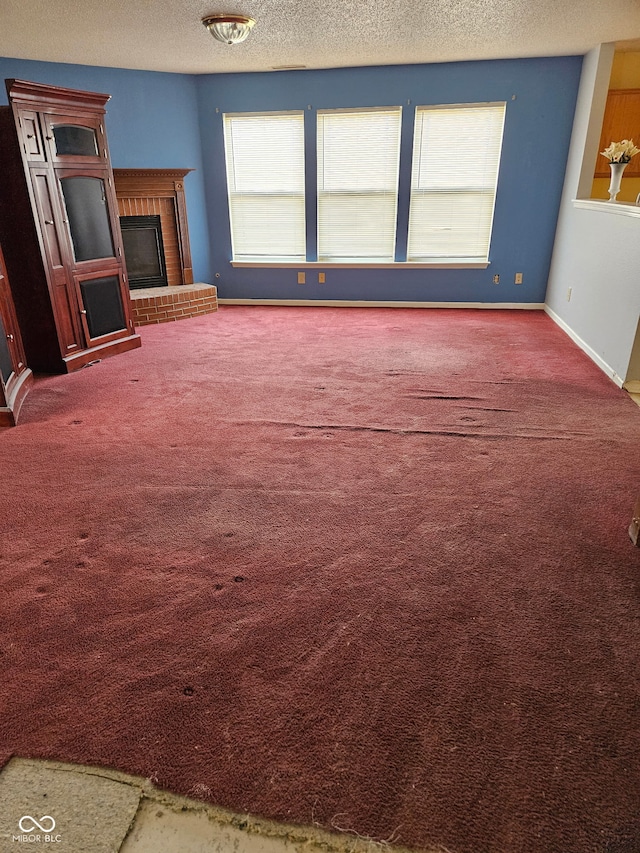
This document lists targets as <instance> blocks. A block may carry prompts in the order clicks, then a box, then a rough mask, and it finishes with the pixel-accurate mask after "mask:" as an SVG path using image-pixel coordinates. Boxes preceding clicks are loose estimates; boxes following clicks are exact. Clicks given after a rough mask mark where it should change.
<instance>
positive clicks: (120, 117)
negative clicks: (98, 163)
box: [0, 58, 211, 281]
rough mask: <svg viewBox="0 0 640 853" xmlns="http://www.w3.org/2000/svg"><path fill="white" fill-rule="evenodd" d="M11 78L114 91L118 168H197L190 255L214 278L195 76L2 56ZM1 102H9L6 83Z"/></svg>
mask: <svg viewBox="0 0 640 853" xmlns="http://www.w3.org/2000/svg"><path fill="white" fill-rule="evenodd" d="M12 77H13V78H18V79H23V80H34V81H36V82H38V83H50V84H52V85H56V86H68V87H71V88H75V89H87V90H90V91H94V92H105V93H107V94H110V95H111V100H110V101H109V102H108V103H107V116H106V126H107V136H108V139H109V150H110V152H111V161H112V165H113V166H114V168H120V169H127V168H135V167H138V168H146V169H173V168H175V169H195V170H196V171H195V172H192V173H190V174H189V175H187V176H186V178H185V193H186V200H187V216H188V219H189V236H190V241H191V254H192V261H193V269H194V277H195V280H196V281H209V276H210V271H211V262H210V255H209V230H208V227H207V206H206V200H205V196H204V184H203V175H202V153H201V147H200V130H199V122H198V106H197V97H196V88H195V79H194V78H193V77H191V76H189V75H184V74H163V73H158V72H153V71H131V70H126V69H121V68H98V67H91V66H85V65H63V64H57V63H50V62H35V61H32V60H24V59H5V58H0V79H1V80H5V79H7V78H12ZM0 103H1V104H6V103H7V96H6V92H5V87H4V84H2V85H0Z"/></svg>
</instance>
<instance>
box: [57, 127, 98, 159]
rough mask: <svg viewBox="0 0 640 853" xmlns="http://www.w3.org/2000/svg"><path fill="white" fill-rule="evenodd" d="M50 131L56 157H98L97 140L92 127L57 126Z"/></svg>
mask: <svg viewBox="0 0 640 853" xmlns="http://www.w3.org/2000/svg"><path fill="white" fill-rule="evenodd" d="M52 129H53V140H54V143H55V149H56V154H57V156H58V157H97V156H98V155H99V151H98V140H97V138H96V132H95V130H94V129H93V128H92V127H81V126H80V125H77V124H58V125H55V126H54V127H53V128H52Z"/></svg>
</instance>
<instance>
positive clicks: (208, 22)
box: [202, 15, 255, 44]
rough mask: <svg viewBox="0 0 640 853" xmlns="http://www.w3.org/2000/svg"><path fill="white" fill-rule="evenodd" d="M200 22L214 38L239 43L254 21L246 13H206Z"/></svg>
mask: <svg viewBox="0 0 640 853" xmlns="http://www.w3.org/2000/svg"><path fill="white" fill-rule="evenodd" d="M202 23H203V24H204V25H205V27H206V28H207V29H208V30H209V32H210V33H211V35H212V36H213V37H214V39H218V41H222V42H224V43H225V44H240V42H241V41H244V40H245V39H246V37H247V36H248V35H249V33H250V32H251V28H252V27H253V26H254V24H255V21H254V19H253V18H249V17H248V16H247V15H208V16H207V17H206V18H203V19H202Z"/></svg>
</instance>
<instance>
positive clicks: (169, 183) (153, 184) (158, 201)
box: [113, 169, 193, 285]
mask: <svg viewBox="0 0 640 853" xmlns="http://www.w3.org/2000/svg"><path fill="white" fill-rule="evenodd" d="M189 172H193V169H114V170H113V177H114V181H115V187H116V197H117V199H118V212H119V214H120V216H136V215H151V214H159V215H160V217H161V220H162V233H163V238H164V243H165V253H166V262H167V272H168V274H169V276H170V284H175V285H179V284H193V269H192V265H191V248H190V246H189V228H188V226H187V206H186V201H185V194H184V178H185V175H188V174H189ZM172 249H173V250H172Z"/></svg>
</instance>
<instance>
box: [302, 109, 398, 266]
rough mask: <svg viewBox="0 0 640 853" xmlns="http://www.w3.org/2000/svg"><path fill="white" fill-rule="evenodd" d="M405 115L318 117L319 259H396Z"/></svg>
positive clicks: (364, 112) (366, 112)
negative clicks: (399, 178)
mask: <svg viewBox="0 0 640 853" xmlns="http://www.w3.org/2000/svg"><path fill="white" fill-rule="evenodd" d="M401 116H402V111H401V108H400V107H391V108H388V109H384V108H382V109H361V110H331V111H319V112H318V259H319V260H321V261H334V262H338V261H354V262H355V261H380V262H383V261H393V260H394V253H395V241H396V214H397V204H398V167H399V161H400V124H401Z"/></svg>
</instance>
